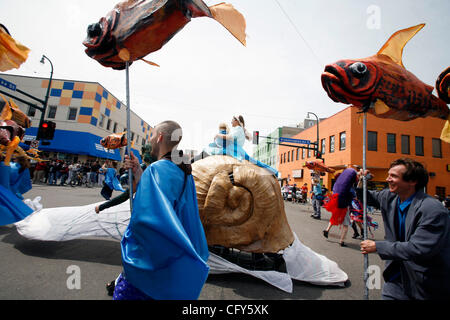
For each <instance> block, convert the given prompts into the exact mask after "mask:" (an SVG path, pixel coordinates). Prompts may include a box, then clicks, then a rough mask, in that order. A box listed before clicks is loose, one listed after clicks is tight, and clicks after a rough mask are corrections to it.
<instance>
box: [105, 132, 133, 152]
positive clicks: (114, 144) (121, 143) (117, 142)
mask: <svg viewBox="0 0 450 320" xmlns="http://www.w3.org/2000/svg"><path fill="white" fill-rule="evenodd" d="M126 134H127V133H126V132H122V133H117V134H116V133H113V134H110V135H109V136H107V137H105V138H103V139H102V140H100V144H101V145H102V146H103V147H105V148H106V149H118V148H122V147H125V146H126V145H127V143H128V141H127V137H126Z"/></svg>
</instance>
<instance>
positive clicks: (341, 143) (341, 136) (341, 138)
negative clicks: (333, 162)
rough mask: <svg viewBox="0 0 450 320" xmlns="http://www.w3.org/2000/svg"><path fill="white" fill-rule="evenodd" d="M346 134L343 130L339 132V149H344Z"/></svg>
mask: <svg viewBox="0 0 450 320" xmlns="http://www.w3.org/2000/svg"><path fill="white" fill-rule="evenodd" d="M345 145H346V134H345V131H344V132H341V133H339V150H345Z"/></svg>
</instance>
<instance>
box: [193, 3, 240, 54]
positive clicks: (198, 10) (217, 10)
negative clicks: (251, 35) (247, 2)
mask: <svg viewBox="0 0 450 320" xmlns="http://www.w3.org/2000/svg"><path fill="white" fill-rule="evenodd" d="M189 10H190V11H191V12H192V17H193V18H196V17H204V16H208V17H210V18H212V19H214V20H216V21H217V22H219V23H220V24H221V25H222V26H224V27H225V29H227V30H228V31H229V32H230V33H231V34H232V35H233V36H234V37H235V38H236V39H237V40H238V41H239V42H240V43H242V44H243V45H244V46H245V45H246V40H245V38H246V34H245V28H246V23H245V18H244V16H243V15H242V14H241V13H240V12H239V11H238V10H236V9H235V8H234V7H233V6H232V5H231V4H229V3H225V2H221V3H219V4H216V5H213V6H210V7H208V6H207V5H206V4H205V3H204V2H203V1H202V0H192V1H190V4H189Z"/></svg>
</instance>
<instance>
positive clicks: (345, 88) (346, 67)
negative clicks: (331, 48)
mask: <svg viewBox="0 0 450 320" xmlns="http://www.w3.org/2000/svg"><path fill="white" fill-rule="evenodd" d="M378 78H379V75H378V70H377V68H376V67H375V66H374V65H373V64H372V63H370V62H369V61H358V60H340V61H337V62H336V63H333V64H329V65H327V66H325V70H324V72H323V73H322V77H321V80H322V86H323V88H324V89H325V91H326V92H327V94H328V96H329V97H330V98H331V99H332V100H333V101H334V102H342V103H345V104H353V105H355V106H358V107H361V106H364V105H365V104H367V103H368V101H370V99H371V96H372V94H373V92H374V90H375V88H376V84H377V82H378Z"/></svg>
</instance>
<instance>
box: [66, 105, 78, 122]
mask: <svg viewBox="0 0 450 320" xmlns="http://www.w3.org/2000/svg"><path fill="white" fill-rule="evenodd" d="M77 112H78V109H77V108H69V113H68V115H67V120H76V119H77Z"/></svg>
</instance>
